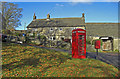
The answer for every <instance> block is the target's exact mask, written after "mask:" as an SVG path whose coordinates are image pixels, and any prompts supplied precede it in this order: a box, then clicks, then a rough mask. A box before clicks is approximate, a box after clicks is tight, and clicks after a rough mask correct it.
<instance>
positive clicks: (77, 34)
mask: <svg viewBox="0 0 120 79" xmlns="http://www.w3.org/2000/svg"><path fill="white" fill-rule="evenodd" d="M72 57H73V58H86V31H85V30H83V29H74V30H73V31H72Z"/></svg>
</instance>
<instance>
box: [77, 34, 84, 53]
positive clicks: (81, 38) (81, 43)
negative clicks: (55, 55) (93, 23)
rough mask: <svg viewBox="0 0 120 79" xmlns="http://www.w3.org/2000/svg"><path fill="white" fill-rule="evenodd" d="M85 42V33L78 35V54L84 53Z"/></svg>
mask: <svg viewBox="0 0 120 79" xmlns="http://www.w3.org/2000/svg"><path fill="white" fill-rule="evenodd" d="M84 44H85V39H84V35H78V55H84V51H85V49H84V46H85V45H84Z"/></svg>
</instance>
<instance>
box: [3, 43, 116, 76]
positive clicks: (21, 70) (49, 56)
mask: <svg viewBox="0 0 120 79" xmlns="http://www.w3.org/2000/svg"><path fill="white" fill-rule="evenodd" d="M2 73H3V77H115V76H118V69H117V68H115V67H114V66H112V65H108V64H106V63H104V62H101V61H99V60H95V59H90V58H86V59H74V58H72V57H71V55H69V54H67V53H64V52H57V51H54V50H48V49H41V48H35V47H30V46H22V45H17V44H5V43H3V48H2Z"/></svg>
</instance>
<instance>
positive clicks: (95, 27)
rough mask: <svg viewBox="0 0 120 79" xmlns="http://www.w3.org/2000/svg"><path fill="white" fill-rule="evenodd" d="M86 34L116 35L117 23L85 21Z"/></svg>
mask: <svg viewBox="0 0 120 79" xmlns="http://www.w3.org/2000/svg"><path fill="white" fill-rule="evenodd" d="M85 24H86V31H87V35H92V36H113V37H118V24H119V23H85Z"/></svg>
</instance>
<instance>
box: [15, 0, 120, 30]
mask: <svg viewBox="0 0 120 79" xmlns="http://www.w3.org/2000/svg"><path fill="white" fill-rule="evenodd" d="M76 1H77V2H76ZM79 1H80V2H79ZM82 1H83V0H71V1H70V2H69V1H68V2H55V1H54V2H47V1H46V2H32V1H30V0H29V2H13V3H15V4H18V7H19V8H23V11H22V15H23V17H22V18H21V24H22V26H20V27H19V28H16V29H17V30H23V29H24V26H27V25H28V24H30V22H31V21H32V20H33V15H34V13H35V14H36V17H37V19H43V18H46V17H47V14H48V13H49V14H50V17H51V18H66V17H81V16H82V13H85V22H86V23H88V22H92V23H95V22H97V23H100V22H102V23H103V22H104V23H111V22H112V23H117V22H118V2H117V1H118V0H116V2H112V0H111V2H110V0H106V2H95V0H92V1H93V2H89V1H90V0H87V2H82ZM103 1H104V0H103Z"/></svg>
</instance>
